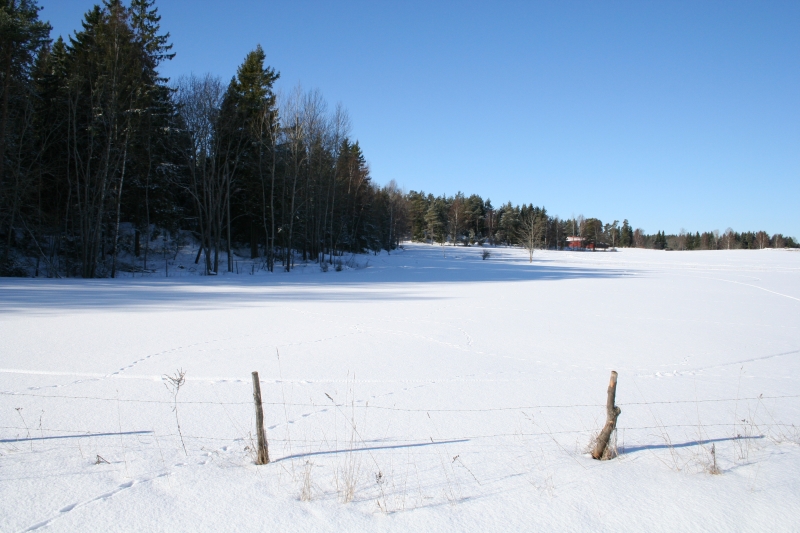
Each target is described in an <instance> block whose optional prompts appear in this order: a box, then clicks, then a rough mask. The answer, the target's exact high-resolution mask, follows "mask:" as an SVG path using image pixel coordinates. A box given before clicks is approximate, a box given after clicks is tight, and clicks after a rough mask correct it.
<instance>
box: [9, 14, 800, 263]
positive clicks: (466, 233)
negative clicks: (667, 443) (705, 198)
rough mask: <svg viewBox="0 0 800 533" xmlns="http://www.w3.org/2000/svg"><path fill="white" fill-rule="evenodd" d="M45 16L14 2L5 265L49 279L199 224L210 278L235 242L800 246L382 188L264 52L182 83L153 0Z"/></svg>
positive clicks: (332, 115)
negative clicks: (165, 69)
mask: <svg viewBox="0 0 800 533" xmlns="http://www.w3.org/2000/svg"><path fill="white" fill-rule="evenodd" d="M39 10H40V8H39V7H38V6H37V3H36V1H35V0H0V16H1V18H0V30H2V33H0V76H1V77H2V82H0V91H2V94H1V95H0V155H1V156H2V161H1V162H0V275H30V273H31V272H30V268H25V265H24V264H23V263H24V262H23V261H22V259H24V258H27V259H30V258H35V270H34V272H33V273H34V274H35V275H49V276H60V275H67V276H82V277H87V278H91V277H105V276H110V277H115V276H117V274H118V272H119V271H121V270H127V271H131V270H133V271H136V270H141V271H146V270H147V269H148V268H149V267H150V263H152V262H153V260H154V259H153V258H152V257H150V256H149V254H151V253H152V252H151V249H152V243H153V242H154V240H155V239H157V238H158V239H160V240H161V242H162V243H163V247H164V248H166V246H167V243H169V245H170V246H176V247H178V246H180V245H181V243H182V242H183V241H182V239H184V238H185V237H186V236H187V235H188V236H190V237H191V239H190V242H192V243H194V244H195V246H196V248H197V252H196V257H195V262H196V263H197V264H198V265H202V266H201V267H200V268H201V270H202V271H203V272H205V273H206V274H217V273H219V272H221V271H223V270H227V271H233V269H234V264H233V263H234V257H235V253H238V254H247V255H249V257H250V258H251V259H254V260H256V259H257V260H258V263H259V264H260V265H261V266H262V267H263V268H264V269H266V270H269V271H274V270H275V269H276V268H278V269H282V270H286V271H289V270H291V269H292V268H293V267H294V265H295V263H296V262H297V261H303V262H304V261H316V262H320V263H322V262H327V263H329V264H331V263H335V262H337V261H339V262H340V261H341V257H342V256H343V255H344V254H346V253H363V252H367V251H372V252H376V253H377V252H378V251H380V250H393V249H394V248H396V247H397V246H398V245H399V243H400V242H401V241H402V240H403V239H408V238H410V239H413V240H417V241H427V242H431V243H434V242H435V243H439V244H442V245H444V244H445V243H450V244H464V245H471V244H506V245H522V246H524V247H525V248H527V249H528V250H529V251H530V253H531V254H532V253H533V250H534V249H536V248H554V249H563V248H565V247H567V246H568V245H569V244H572V245H573V246H574V245H575V242H576V241H575V238H576V237H578V238H579V242H580V245H581V246H582V247H591V248H597V247H605V246H611V247H617V246H622V247H626V246H637V247H649V248H662V249H664V248H670V249H689V250H690V249H722V248H725V249H730V248H756V247H761V248H763V247H766V246H776V247H781V246H797V243H796V242H795V241H794V240H793V239H792V238H789V237H784V236H782V235H773V236H771V237H770V236H768V235H767V234H766V233H765V232H752V233H736V232H733V231H732V230H728V231H726V232H723V233H722V234H719V232H705V233H703V234H700V233H696V234H694V235H692V234H690V233H685V232H681V233H680V234H679V235H665V234H664V233H663V232H658V233H657V234H655V235H647V234H645V233H644V231H643V230H641V229H635V230H634V229H633V228H632V227H631V226H630V224H629V223H628V221H627V220H624V221H623V223H622V224H621V225H620V224H619V222H618V221H616V220H615V221H613V222H612V223H605V224H604V223H602V222H601V221H600V220H599V219H597V218H585V217H583V216H578V217H570V218H563V219H562V218H559V217H558V216H551V215H549V214H548V213H547V211H546V209H545V208H544V207H538V206H534V205H532V204H527V205H525V204H523V205H512V203H511V202H508V203H506V204H503V205H500V206H499V207H494V206H493V205H492V203H491V201H490V200H488V199H487V200H483V198H481V197H480V196H479V195H470V196H466V195H464V194H462V193H457V194H456V195H454V196H447V195H442V196H434V195H432V194H427V195H426V194H425V193H423V192H417V191H410V192H408V193H405V192H403V191H402V190H400V188H399V187H398V186H397V185H396V184H395V183H393V182H392V183H389V184H388V185H385V186H380V185H377V184H375V183H374V182H373V181H372V177H371V175H370V169H369V165H368V164H367V162H366V156H365V154H364V153H363V151H362V149H361V147H360V145H359V143H358V141H357V140H355V139H353V138H352V136H351V125H350V120H349V118H348V114H347V111H346V110H345V109H344V107H342V106H341V105H337V106H335V107H333V108H330V107H329V106H328V105H327V103H326V101H325V99H324V97H323V96H322V94H321V93H320V92H319V91H316V90H311V91H304V90H302V89H301V88H299V87H298V88H296V89H294V90H292V91H290V92H289V93H288V94H285V95H282V96H281V95H278V94H276V91H275V83H276V81H277V80H278V79H279V77H280V73H279V72H278V71H277V70H275V69H274V68H273V67H271V66H268V65H267V64H266V54H265V52H264V50H262V49H261V47H260V46H257V47H256V48H255V49H253V50H252V51H251V52H250V53H248V54H247V55H246V57H245V58H244V59H243V61H242V63H241V64H240V65H239V67H238V69H237V71H236V75H235V76H233V77H232V79H231V80H229V81H228V82H224V81H223V80H221V79H220V78H218V77H215V76H213V75H190V76H184V77H181V78H179V79H177V80H173V81H171V80H168V79H166V78H164V77H163V76H162V75H161V74H160V70H159V68H160V67H161V66H162V65H163V64H164V62H166V61H169V60H170V59H172V58H173V56H174V54H173V53H172V52H171V48H172V45H171V43H170V42H169V34H168V33H165V32H163V31H162V30H161V27H160V16H159V15H158V9H157V8H156V6H155V0H130V2H129V3H128V4H125V3H123V2H122V1H121V0H104V2H103V3H102V4H101V5H97V6H94V7H93V8H92V9H91V10H89V11H88V12H87V13H85V15H84V17H83V20H82V23H81V28H80V29H79V30H77V31H75V32H74V34H73V35H70V36H68V38H67V39H63V38H62V37H58V38H57V39H55V40H52V39H51V37H50V32H51V27H50V25H49V24H48V23H46V22H44V21H41V20H39V15H38V13H39ZM175 252H176V253H177V249H176V250H175ZM165 253H166V250H165ZM531 259H532V256H531Z"/></svg>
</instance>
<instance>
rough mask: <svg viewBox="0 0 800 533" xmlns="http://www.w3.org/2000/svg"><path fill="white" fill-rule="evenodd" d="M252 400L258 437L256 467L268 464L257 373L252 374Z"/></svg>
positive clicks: (262, 408) (259, 383)
mask: <svg viewBox="0 0 800 533" xmlns="http://www.w3.org/2000/svg"><path fill="white" fill-rule="evenodd" d="M253 400H254V401H255V402H256V434H257V435H258V450H257V456H256V464H257V465H265V464H267V463H269V450H267V433H266V432H265V431H264V407H263V406H262V405H261V382H260V381H259V380H258V372H253Z"/></svg>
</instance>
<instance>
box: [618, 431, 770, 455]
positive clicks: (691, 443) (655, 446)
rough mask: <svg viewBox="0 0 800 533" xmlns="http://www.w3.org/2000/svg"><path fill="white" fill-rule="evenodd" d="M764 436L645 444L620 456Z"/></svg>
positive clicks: (630, 447)
mask: <svg viewBox="0 0 800 533" xmlns="http://www.w3.org/2000/svg"><path fill="white" fill-rule="evenodd" d="M763 438H764V435H754V436H749V437H725V438H720V439H704V440H690V441H688V442H681V443H678V444H645V445H642V446H625V448H623V449H621V450H620V451H619V454H620V455H625V454H629V453H635V452H641V451H645V450H670V449H673V448H689V447H691V446H700V445H702V444H711V443H714V442H727V441H732V440H734V441H737V440H752V439H763Z"/></svg>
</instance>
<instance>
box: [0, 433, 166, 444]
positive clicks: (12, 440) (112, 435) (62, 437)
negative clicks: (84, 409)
mask: <svg viewBox="0 0 800 533" xmlns="http://www.w3.org/2000/svg"><path fill="white" fill-rule="evenodd" d="M152 433H153V432H152V431H117V432H114V433H78V434H75V435H54V436H49V437H25V438H20V439H0V443H9V442H30V441H34V440H55V439H83V438H86V437H119V436H120V435H150V434H152Z"/></svg>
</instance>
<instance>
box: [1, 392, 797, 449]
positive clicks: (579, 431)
mask: <svg viewBox="0 0 800 533" xmlns="http://www.w3.org/2000/svg"><path fill="white" fill-rule="evenodd" d="M0 397H2V398H6V399H7V401H10V400H12V399H16V398H20V399H22V398H30V399H41V400H58V401H61V402H66V403H68V402H71V401H80V402H95V403H100V404H105V403H112V404H115V405H116V408H115V407H114V406H110V407H109V408H99V409H86V408H85V407H82V408H81V412H82V413H83V415H84V417H85V418H92V416H91V415H92V414H93V415H95V418H100V419H105V423H102V424H98V426H105V427H96V428H94V429H91V428H87V427H82V428H73V427H69V426H67V427H63V426H62V427H45V426H43V425H42V423H41V418H40V419H39V425H38V426H37V425H36V424H35V423H32V424H28V423H27V422H25V419H24V417H23V415H22V414H20V415H19V420H22V421H23V422H25V423H24V424H23V425H20V424H19V423H18V422H19V420H18V422H17V424H13V423H12V424H9V423H6V424H4V425H0V430H3V431H4V432H17V434H15V435H14V436H6V437H0V443H6V444H8V443H21V442H28V441H34V442H35V441H47V440H59V439H64V438H81V437H97V436H120V437H121V436H130V437H135V436H144V435H157V436H159V437H170V438H182V439H188V440H192V441H209V442H236V441H246V440H250V439H252V437H251V434H252V431H253V430H252V428H250V426H251V425H253V424H252V421H253V419H252V414H251V413H250V414H247V413H249V410H251V409H252V407H253V401H252V400H249V401H221V400H219V401H211V400H177V399H172V400H159V399H145V398H126V397H107V396H91V395H66V394H41V393H36V392H13V391H0ZM798 398H800V394H790V395H786V394H781V395H763V394H761V395H758V396H745V397H738V398H705V399H691V400H681V399H678V400H660V401H638V402H627V403H620V404H619V406H620V407H621V408H622V410H623V412H624V413H626V414H627V413H628V411H629V408H633V407H653V406H671V405H698V406H699V405H702V404H720V403H731V404H737V405H738V404H740V403H742V404H746V403H748V402H759V403H760V402H763V401H765V400H796V399H798ZM119 404H133V405H143V406H147V405H152V406H163V407H165V408H169V410H170V411H173V410H175V409H178V410H180V409H181V408H191V407H198V408H205V407H211V406H218V407H220V408H222V409H223V410H225V408H226V407H228V406H231V407H238V408H239V409H238V410H237V412H236V413H230V412H227V411H226V415H227V419H228V424H226V423H225V422H224V419H221V418H215V419H214V423H213V427H209V428H208V432H207V434H206V435H197V434H192V432H181V431H179V432H174V431H164V430H162V431H159V432H156V431H155V430H142V429H137V430H129V431H123V430H122V428H121V425H122V422H121V421H120V420H119V417H120V416H121V415H120V413H119V410H118V409H119ZM262 404H263V405H264V406H270V407H272V408H274V412H272V413H271V415H272V416H273V419H274V418H275V416H276V415H277V416H278V418H279V419H281V420H280V421H279V422H278V423H277V424H273V425H270V421H269V420H267V425H268V427H269V431H268V433H269V434H268V439H269V442H270V443H294V444H306V445H312V444H315V443H316V444H324V443H328V441H329V439H325V438H321V437H320V438H301V437H291V436H282V435H281V430H279V429H278V428H279V426H282V425H283V426H288V425H292V424H295V423H296V422H298V421H304V420H307V419H308V418H309V417H310V416H311V415H319V414H321V413H325V412H329V411H330V412H331V413H333V414H334V415H336V413H335V412H334V411H336V410H338V411H339V412H340V415H339V416H340V417H342V415H345V412H344V411H345V410H347V411H350V415H349V416H352V417H353V418H354V419H355V418H357V415H355V413H356V411H359V412H364V411H369V412H375V411H388V412H398V413H411V414H419V415H427V416H428V417H430V415H431V413H441V414H450V415H455V416H457V415H458V414H481V413H486V414H492V413H500V412H510V413H513V412H519V413H523V414H525V413H526V412H534V411H543V410H548V409H552V410H563V409H582V410H589V409H594V410H596V414H601V413H602V412H603V409H605V404H604V403H575V404H545V403H543V404H529V405H517V406H497V407H485V408H442V407H439V406H432V407H430V408H424V407H398V406H389V405H380V404H375V403H356V402H355V401H352V402H335V401H332V399H331V401H330V402H329V403H324V402H321V403H310V402H291V401H288V402H287V401H280V402H275V401H271V402H262ZM40 407H41V406H40ZM59 408H60V409H69V408H70V407H69V406H67V405H64V404H62V405H60V406H59ZM309 408H311V409H315V410H316V411H314V412H312V413H302V414H301V415H300V416H296V414H294V413H293V414H292V416H290V414H289V411H294V410H303V409H309ZM15 409H17V410H18V411H19V410H21V409H22V408H18V407H15ZM109 409H113V410H109ZM243 409H246V410H247V411H243ZM756 410H757V408H756ZM42 412H44V411H42ZM795 413H796V409H795ZM6 414H9V413H8V412H7V413H6ZM10 414H11V415H13V413H10ZM103 415H105V416H103ZM149 415H150V417H152V416H153V415H154V413H152V412H151V413H150V414H149ZM675 415H676V414H675V413H672V414H671V417H672V418H675ZM678 415H680V414H678ZM183 416H187V413H183ZM346 416H347V415H346ZM346 416H345V417H343V418H346ZM359 416H360V415H359ZM668 416H670V414H669V413H668ZM743 416H744V415H743ZM160 417H161V419H162V420H161V422H162V424H161V425H162V428H163V427H165V425H166V424H171V423H173V419H172V418H170V416H166V412H162V413H161V414H160ZM237 417H238V421H237ZM145 418H147V417H145ZM187 418H188V419H191V417H187ZM289 418H297V419H298V420H291V421H290V420H289ZM494 422H495V423H494V424H493V425H494V426H496V425H497V421H494ZM112 423H113V424H117V423H118V424H119V426H120V428H119V430H118V431H112V430H110V429H109V427H108V426H109V424H112ZM339 423H340V424H341V423H342V421H339ZM545 423H547V422H546V420H545ZM150 425H153V424H150ZM190 425H191V426H192V427H193V428H194V429H197V425H198V424H197V423H194V424H190ZM225 425H228V426H229V427H228V431H220V428H221V426H225ZM345 425H347V424H346V421H345ZM562 425H563V424H562ZM601 426H602V423H600V424H597V423H595V424H594V425H591V424H585V423H584V424H582V427H580V428H563V427H556V428H551V427H550V426H549V425H548V426H547V427H539V426H537V427H539V431H530V430H528V431H525V430H521V429H519V428H517V429H516V430H515V431H513V432H502V431H500V432H491V433H447V434H444V435H443V434H440V435H437V437H436V439H433V438H431V440H432V441H433V442H435V441H436V440H438V441H465V440H480V439H500V438H525V437H548V438H552V437H553V436H556V435H589V434H591V433H593V432H595V431H597V430H598V429H600V427H601ZM745 426H747V427H748V428H749V430H748V431H747V432H742V431H739V432H737V428H740V429H741V428H743V427H745ZM698 427H701V428H702V429H703V430H704V431H706V430H709V429H721V430H723V431H725V434H726V435H732V436H733V437H734V438H735V437H737V436H739V437H741V436H743V434H746V435H744V436H748V437H752V436H754V435H756V434H759V435H762V436H763V435H764V434H765V433H768V432H770V431H773V430H774V431H777V432H779V433H781V434H786V433H787V431H788V432H794V434H797V433H798V428H797V427H796V423H795V422H794V421H792V422H780V421H778V420H776V419H775V417H774V415H772V414H771V413H770V412H769V411H768V410H766V409H764V410H763V413H762V415H761V419H760V420H754V419H753V417H752V416H750V417H749V419H748V418H744V419H736V420H734V421H733V422H723V421H719V420H715V421H709V422H700V421H699V420H698V422H695V423H686V422H672V421H670V422H665V423H662V418H660V417H659V416H655V415H653V421H652V422H651V423H649V424H636V423H631V421H630V418H628V419H627V420H626V419H625V417H621V418H620V421H619V423H618V424H617V429H618V432H619V431H624V432H645V431H652V430H657V431H660V432H665V431H669V430H678V429H697V428H698ZM203 429H205V428H203ZM322 429H324V428H323V427H322V425H321V424H320V423H317V424H316V425H315V426H313V428H311V431H312V432H313V431H319V430H322ZM230 430H232V431H230ZM23 431H24V432H26V434H25V435H24V436H22V435H21V434H19V432H23ZM287 431H288V430H287ZM201 433H206V431H201ZM220 433H226V434H229V435H230V434H231V433H233V434H236V435H238V436H236V437H232V436H218V435H219V434H220ZM295 433H297V432H295ZM794 434H793V435H794ZM37 435H38V436H37ZM417 436H418V435H413V436H412V435H393V436H391V437H387V439H389V440H392V439H394V440H413V438H414V437H417ZM791 438H796V435H794V436H793V437H791Z"/></svg>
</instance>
